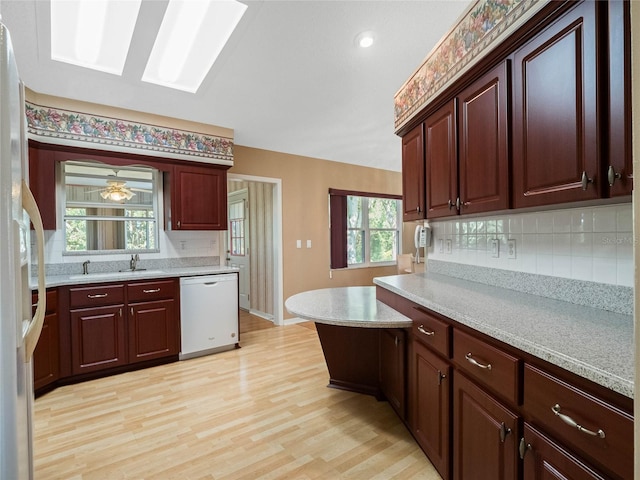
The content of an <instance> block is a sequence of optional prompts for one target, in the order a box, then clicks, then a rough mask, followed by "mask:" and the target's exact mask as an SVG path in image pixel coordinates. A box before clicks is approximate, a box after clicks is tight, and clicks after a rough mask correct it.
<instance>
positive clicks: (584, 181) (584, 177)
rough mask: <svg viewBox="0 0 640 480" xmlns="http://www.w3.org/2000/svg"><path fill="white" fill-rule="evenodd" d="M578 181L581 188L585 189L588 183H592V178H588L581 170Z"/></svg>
mask: <svg viewBox="0 0 640 480" xmlns="http://www.w3.org/2000/svg"><path fill="white" fill-rule="evenodd" d="M580 182H581V183H582V190H586V189H587V187H588V186H589V184H590V183H594V182H593V178H589V176H588V175H587V172H582V179H581V180H580Z"/></svg>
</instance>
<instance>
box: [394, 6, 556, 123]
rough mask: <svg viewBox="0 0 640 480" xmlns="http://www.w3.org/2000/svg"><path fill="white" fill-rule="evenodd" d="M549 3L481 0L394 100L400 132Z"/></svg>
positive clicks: (472, 7)
mask: <svg viewBox="0 0 640 480" xmlns="http://www.w3.org/2000/svg"><path fill="white" fill-rule="evenodd" d="M548 1H549V0H477V1H476V2H475V4H473V5H472V6H471V7H470V8H469V9H468V10H467V11H466V13H465V14H464V15H463V16H462V17H461V19H460V20H459V21H458V23H457V24H456V25H455V26H454V27H453V28H452V29H451V31H449V33H447V34H446V35H445V36H444V37H443V38H442V40H441V41H440V43H438V45H437V46H436V47H435V48H434V49H433V50H432V51H431V53H430V54H429V55H428V56H427V58H426V59H425V61H424V63H423V64H422V65H421V66H420V67H419V68H418V70H417V71H416V72H415V73H414V74H413V75H412V76H411V77H410V78H409V80H407V81H406V82H405V84H404V85H403V86H402V87H401V88H400V90H399V91H398V93H396V95H395V97H394V114H395V128H396V131H398V130H399V128H400V127H401V126H402V125H404V124H405V123H406V122H407V121H408V120H410V119H411V118H412V117H413V115H414V114H416V113H417V112H418V111H419V110H421V109H422V107H424V106H425V105H426V104H427V103H429V101H430V100H432V99H433V98H434V97H435V96H436V94H437V93H438V92H439V91H441V90H442V89H443V87H445V86H446V85H447V84H449V83H450V82H451V81H453V80H454V79H455V78H457V77H458V76H459V75H460V74H461V73H463V71H464V69H466V68H468V67H470V66H471V65H472V63H475V62H476V61H477V60H479V59H480V58H482V57H483V56H484V55H486V54H487V53H489V51H490V50H491V49H492V48H493V47H495V46H497V45H498V44H499V43H500V42H501V41H502V40H503V39H504V37H505V35H504V34H505V32H506V31H507V30H509V29H510V28H511V27H513V26H514V25H515V24H518V26H519V25H520V24H522V23H524V21H525V20H526V19H528V18H530V17H531V16H533V14H534V13H535V12H537V11H539V10H540V9H541V8H542V7H543V6H544V5H545V4H547V3H548Z"/></svg>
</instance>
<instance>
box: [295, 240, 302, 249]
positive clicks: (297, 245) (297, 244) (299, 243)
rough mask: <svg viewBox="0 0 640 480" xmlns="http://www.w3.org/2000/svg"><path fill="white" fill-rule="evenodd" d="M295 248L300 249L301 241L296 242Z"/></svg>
mask: <svg viewBox="0 0 640 480" xmlns="http://www.w3.org/2000/svg"><path fill="white" fill-rule="evenodd" d="M296 248H302V240H296Z"/></svg>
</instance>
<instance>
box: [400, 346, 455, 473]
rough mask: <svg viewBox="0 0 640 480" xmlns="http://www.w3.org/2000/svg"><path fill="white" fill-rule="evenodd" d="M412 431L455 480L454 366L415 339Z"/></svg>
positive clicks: (437, 464) (441, 470)
mask: <svg viewBox="0 0 640 480" xmlns="http://www.w3.org/2000/svg"><path fill="white" fill-rule="evenodd" d="M409 372H410V378H409V398H410V405H411V415H410V422H409V425H410V428H411V432H412V433H413V436H414V438H415V439H416V441H417V442H418V444H419V445H420V448H422V450H423V451H424V452H425V453H426V455H427V456H428V457H429V460H430V461H431V463H432V464H433V466H434V467H435V468H436V470H438V473H440V475H441V476H442V478H443V479H444V480H448V479H450V478H451V435H450V431H451V379H452V367H451V365H450V364H449V363H448V362H447V361H445V360H443V359H442V358H441V357H439V356H438V355H436V354H435V353H433V352H432V351H431V350H429V349H428V348H427V347H426V346H425V345H424V344H423V343H422V342H420V341H419V340H414V341H413V343H412V349H411V366H410V369H409Z"/></svg>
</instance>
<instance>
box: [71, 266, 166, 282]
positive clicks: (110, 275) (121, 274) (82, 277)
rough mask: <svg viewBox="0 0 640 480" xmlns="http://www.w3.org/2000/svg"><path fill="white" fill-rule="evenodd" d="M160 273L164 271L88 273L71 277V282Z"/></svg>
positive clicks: (143, 270)
mask: <svg viewBox="0 0 640 480" xmlns="http://www.w3.org/2000/svg"><path fill="white" fill-rule="evenodd" d="M159 273H162V274H163V273H164V271H162V270H145V269H142V268H141V269H139V270H125V271H123V272H97V273H87V274H86V275H83V274H80V275H69V279H71V280H91V279H95V280H100V279H103V278H130V277H139V276H146V275H155V274H159Z"/></svg>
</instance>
